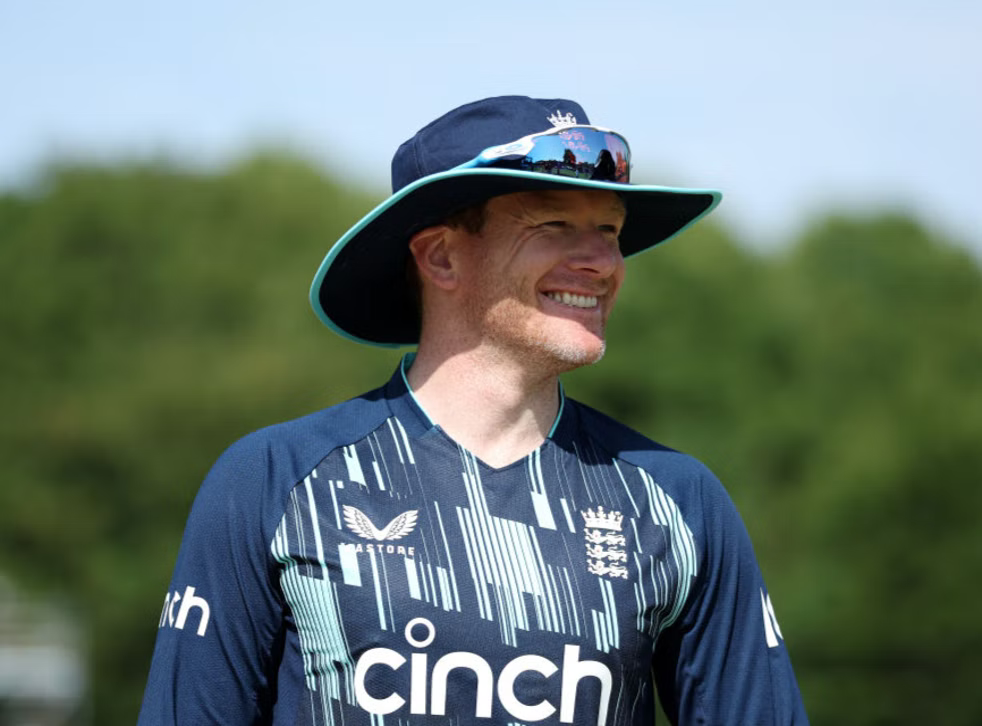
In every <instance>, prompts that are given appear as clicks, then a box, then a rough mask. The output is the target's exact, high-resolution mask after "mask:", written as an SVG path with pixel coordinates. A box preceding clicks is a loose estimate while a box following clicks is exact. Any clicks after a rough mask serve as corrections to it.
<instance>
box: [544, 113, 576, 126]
mask: <svg viewBox="0 0 982 726" xmlns="http://www.w3.org/2000/svg"><path fill="white" fill-rule="evenodd" d="M547 118H548V119H549V122H550V123H551V124H552V125H553V126H575V125H576V116H574V115H573V113H572V112H571V111H567V112H566V113H565V114H561V113H559V111H558V110H557V111H556V113H554V114H552V116H547Z"/></svg>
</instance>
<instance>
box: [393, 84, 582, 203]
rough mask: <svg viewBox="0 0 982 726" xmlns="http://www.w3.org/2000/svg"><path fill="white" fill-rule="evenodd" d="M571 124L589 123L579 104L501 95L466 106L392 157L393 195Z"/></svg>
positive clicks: (422, 132)
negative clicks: (513, 143) (508, 145)
mask: <svg viewBox="0 0 982 726" xmlns="http://www.w3.org/2000/svg"><path fill="white" fill-rule="evenodd" d="M570 123H577V124H587V125H588V124H589V123H590V120H589V118H587V115H586V111H584V110H583V107H582V106H580V104H578V103H576V102H575V101H569V100H567V99H563V98H554V99H543V98H529V97H528V96H497V97H494V98H485V99H482V100H480V101H475V102H474V103H468V104H466V105H464V106H460V107H459V108H455V109H454V110H453V111H450V112H449V113H446V114H444V115H443V116H441V117H440V118H438V119H436V120H435V121H433V122H431V123H429V124H427V125H426V126H424V127H423V128H422V129H420V130H419V131H417V132H416V134H415V135H414V136H413V137H412V138H411V139H409V140H408V141H406V142H404V143H403V144H402V145H401V146H400V147H399V148H398V149H397V150H396V153H395V156H393V157H392V191H393V193H395V192H397V191H399V190H400V189H402V188H403V187H405V186H407V185H409V184H412V183H413V182H414V181H417V180H418V179H422V178H423V177H426V176H430V175H431V174H436V173H438V172H441V171H447V170H448V169H453V168H454V167H455V166H459V165H461V164H463V163H464V162H467V161H470V160H471V159H473V158H474V157H476V156H477V155H478V154H480V153H481V152H482V151H484V150H485V149H487V148H489V147H491V146H498V145H499V144H506V143H508V142H510V141H515V140H516V139H520V138H522V137H523V136H528V135H529V134H537V133H540V132H542V131H547V130H549V129H550V128H552V127H554V126H561V125H566V124H570Z"/></svg>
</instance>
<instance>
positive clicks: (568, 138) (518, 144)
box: [457, 126, 631, 184]
mask: <svg viewBox="0 0 982 726" xmlns="http://www.w3.org/2000/svg"><path fill="white" fill-rule="evenodd" d="M475 167H494V168H499V169H518V170H521V171H531V172H536V173H538V174H553V175H555V176H565V177H572V178H574V179H593V180H596V181H607V182H619V183H621V184H627V183H628V182H629V180H630V167H631V150H630V148H629V147H628V145H627V139H625V138H624V137H623V136H621V135H620V134H618V133H616V132H614V131H610V130H608V129H601V128H597V127H595V126H560V127H557V128H554V129H550V130H549V131H543V132H541V133H538V134H530V135H529V136H524V137H522V138H520V139H518V140H517V141H512V142H511V143H508V144H502V145H500V146H492V147H490V148H488V149H485V150H484V151H482V152H481V153H480V154H478V155H477V156H476V157H474V158H473V159H471V160H470V161H467V162H465V163H463V164H461V165H460V166H459V167H457V168H458V169H470V168H475Z"/></svg>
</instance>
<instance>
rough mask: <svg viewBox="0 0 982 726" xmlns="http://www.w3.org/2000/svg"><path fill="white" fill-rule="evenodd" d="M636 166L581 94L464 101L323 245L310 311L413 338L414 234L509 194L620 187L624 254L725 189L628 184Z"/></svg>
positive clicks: (399, 342) (339, 326) (702, 211)
mask: <svg viewBox="0 0 982 726" xmlns="http://www.w3.org/2000/svg"><path fill="white" fill-rule="evenodd" d="M598 149H599V153H598ZM629 167H630V156H629V150H628V148H627V142H626V141H625V140H624V139H623V137H621V136H620V135H619V134H617V133H616V132H613V131H610V130H608V129H601V128H599V127H594V126H591V125H590V120H589V118H588V117H587V115H586V112H585V111H584V110H583V108H582V107H581V106H580V105H579V104H578V103H575V102H574V101H568V100H564V99H552V100H549V99H535V98H528V97H526V96H499V97H497V98H487V99H484V100H481V101H475V102H474V103H470V104H467V105H465V106H461V107H460V108H456V109H454V110H453V111H450V112H449V113H447V114H446V115H444V116H441V117H440V118H438V119H437V120H435V121H433V122H432V123H430V124H428V125H427V126H424V127H423V128H422V129H420V130H419V131H418V132H417V133H416V135H414V136H413V137H412V138H411V139H409V140H408V141H406V142H405V143H404V144H402V145H401V146H400V147H399V149H398V150H397V151H396V153H395V156H394V157H393V158H392V196H390V197H389V198H388V199H386V200H385V201H384V202H382V203H381V204H379V205H378V206H377V207H375V209H373V210H372V211H371V212H369V213H368V214H367V215H365V217H363V218H362V219H361V221H359V222H358V223H357V224H355V226H354V227H352V228H351V229H350V230H348V232H347V233H346V234H345V235H344V236H343V237H341V239H339V240H338V241H337V243H335V245H334V246H333V247H332V248H331V250H330V252H328V253H327V256H326V257H325V258H324V261H323V262H322V263H321V266H320V268H319V269H318V270H317V274H316V275H315V276H314V281H313V284H312V285H311V288H310V302H311V305H312V306H313V308H314V312H315V313H317V316H318V317H319V318H320V319H321V321H322V322H324V324H326V325H327V326H328V327H329V328H331V329H332V330H334V331H335V332H336V333H338V334H339V335H341V336H343V337H345V338H348V339H350V340H354V341H357V342H360V343H368V344H371V345H380V346H386V347H399V346H405V345H415V344H417V343H418V342H419V333H420V330H419V312H418V310H417V303H416V302H415V297H414V294H413V290H412V286H411V283H410V281H409V276H408V275H407V270H406V266H407V262H408V257H409V245H408V242H409V239H410V238H411V237H412V236H413V235H414V234H415V233H416V232H418V231H419V230H421V229H425V228H426V227H429V226H432V225H434V224H439V223H441V222H443V221H444V220H446V219H447V218H448V217H449V216H450V215H451V214H453V213H454V212H457V211H459V210H461V209H464V208H466V207H468V206H471V205H473V204H477V203H479V202H482V201H484V200H487V199H490V198H491V197H495V196H499V195H501V194H510V193H512V192H522V191H535V190H545V189H555V190H563V189H602V190H608V191H613V192H616V193H617V194H619V195H620V197H621V199H622V200H623V201H624V204H625V207H626V208H627V218H626V221H625V223H624V228H623V230H622V231H621V235H620V243H621V250H622V252H623V254H624V256H625V257H628V256H630V255H634V254H637V253H638V252H642V251H643V250H646V249H648V248H650V247H653V246H654V245H656V244H658V243H659V242H664V241H665V240H667V239H669V238H670V237H673V236H674V235H676V234H678V233H679V232H681V231H682V230H683V229H685V228H686V227H688V226H689V225H691V224H693V223H694V222H696V221H697V220H698V219H700V218H701V217H703V216H705V215H706V214H708V213H709V212H710V211H711V210H712V209H713V208H714V207H715V206H716V205H717V204H718V203H719V201H720V199H721V197H722V195H721V194H720V193H719V192H717V191H713V190H709V189H679V188H674V187H664V186H652V185H642V184H629V183H627V179H628V178H629V177H628V173H629Z"/></svg>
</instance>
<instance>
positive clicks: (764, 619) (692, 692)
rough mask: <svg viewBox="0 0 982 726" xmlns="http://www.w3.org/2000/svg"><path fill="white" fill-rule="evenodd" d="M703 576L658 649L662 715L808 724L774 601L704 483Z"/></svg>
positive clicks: (681, 719) (738, 526) (737, 723)
mask: <svg viewBox="0 0 982 726" xmlns="http://www.w3.org/2000/svg"><path fill="white" fill-rule="evenodd" d="M697 500H699V505H698V506H699V507H700V508H701V516H695V517H692V518H691V521H692V524H693V529H696V528H698V529H700V530H702V531H701V532H694V534H696V541H697V542H701V543H702V547H701V552H699V553H698V556H699V571H698V574H697V576H696V581H695V582H694V584H693V589H692V591H691V592H690V595H689V601H688V602H687V603H686V607H685V609H684V610H683V612H682V615H681V617H680V618H679V620H678V621H676V623H675V624H674V625H673V626H672V627H671V628H669V629H667V630H666V631H665V632H664V633H663V634H662V636H661V637H660V639H659V641H658V645H657V648H656V654H657V656H656V657H657V660H656V663H655V681H656V684H657V686H658V691H659V697H660V699H661V702H662V707H663V709H664V711H665V713H666V715H667V716H668V717H669V719H670V720H671V721H672V722H673V723H677V724H733V725H734V726H750V725H751V724H767V725H768V726H779V725H780V726H784V725H786V724H795V725H800V724H807V723H808V720H807V716H806V715H805V711H804V706H803V704H802V701H801V694H800V692H799V689H798V684H797V682H796V680H795V676H794V672H793V671H792V668H791V661H790V659H789V657H788V651H787V649H786V648H785V645H784V639H783V636H782V633H781V629H780V627H779V626H778V623H777V618H776V616H775V614H774V608H773V605H772V604H771V599H770V596H769V595H768V592H767V588H766V587H765V585H764V581H763V577H762V575H761V572H760V568H759V566H758V564H757V560H756V557H755V555H754V552H753V547H752V545H751V542H750V537H749V535H748V533H747V530H746V527H745V526H744V523H743V521H742V519H741V518H740V515H739V514H738V512H737V510H736V507H735V506H734V504H733V502H732V501H731V499H730V498H729V496H728V495H727V493H726V492H725V490H724V489H723V487H722V485H721V484H720V483H719V481H718V480H717V479H716V478H715V477H714V476H712V474H710V473H709V472H708V471H707V472H706V473H705V475H704V477H703V479H702V486H701V489H700V496H699V497H697Z"/></svg>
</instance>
